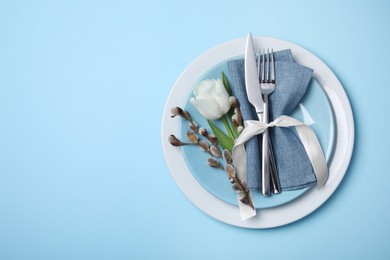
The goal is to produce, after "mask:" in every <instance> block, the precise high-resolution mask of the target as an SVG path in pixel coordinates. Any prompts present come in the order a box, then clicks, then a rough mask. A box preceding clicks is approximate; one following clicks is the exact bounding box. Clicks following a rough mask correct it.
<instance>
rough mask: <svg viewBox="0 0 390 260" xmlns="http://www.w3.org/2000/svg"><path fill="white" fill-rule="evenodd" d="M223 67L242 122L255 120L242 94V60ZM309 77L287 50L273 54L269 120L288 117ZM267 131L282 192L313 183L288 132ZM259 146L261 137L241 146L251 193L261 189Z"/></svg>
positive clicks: (308, 166)
mask: <svg viewBox="0 0 390 260" xmlns="http://www.w3.org/2000/svg"><path fill="white" fill-rule="evenodd" d="M227 65H228V68H229V73H230V83H231V88H232V91H233V94H234V95H235V96H236V98H237V99H238V100H239V102H240V108H241V111H242V115H243V119H244V120H257V119H258V118H257V115H256V112H255V110H254V108H253V106H252V105H251V104H250V103H249V101H248V98H247V95H246V89H245V76H244V60H243V59H237V60H231V61H228V64H227ZM312 74H313V71H312V70H311V69H309V68H307V67H304V66H302V65H299V64H297V63H295V62H294V60H293V57H292V54H291V50H283V51H278V52H275V76H276V88H275V92H273V93H272V94H271V95H270V96H269V109H270V114H269V116H270V121H272V120H274V119H275V118H276V117H278V116H281V115H287V116H288V115H291V113H292V112H293V111H294V109H295V108H296V106H297V105H298V104H299V102H300V101H301V99H302V97H303V96H304V94H305V92H306V90H307V87H308V85H309V83H310V80H311V78H312ZM268 131H269V132H270V138H271V142H272V146H273V149H274V156H275V160H276V167H277V170H278V174H279V180H280V185H281V188H282V190H296V189H301V188H305V187H308V186H310V185H313V184H314V183H316V177H315V175H314V172H313V168H312V166H311V163H310V160H309V158H308V156H307V154H306V151H305V149H304V147H303V145H302V143H301V141H300V140H299V138H298V137H297V136H296V135H295V134H294V132H293V131H292V129H290V128H282V127H273V128H270V129H269V130H268ZM261 145H262V137H261V135H260V136H259V135H258V136H254V137H252V138H251V139H250V140H248V141H247V142H246V143H245V149H246V153H247V183H248V188H249V189H251V190H260V189H261Z"/></svg>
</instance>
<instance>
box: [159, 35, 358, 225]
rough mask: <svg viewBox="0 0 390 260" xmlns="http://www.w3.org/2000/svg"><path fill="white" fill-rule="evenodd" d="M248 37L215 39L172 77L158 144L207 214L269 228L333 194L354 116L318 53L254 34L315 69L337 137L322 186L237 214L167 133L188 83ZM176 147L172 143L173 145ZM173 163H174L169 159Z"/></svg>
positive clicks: (348, 151)
mask: <svg viewBox="0 0 390 260" xmlns="http://www.w3.org/2000/svg"><path fill="white" fill-rule="evenodd" d="M245 41H246V38H240V39H235V40H231V41H227V42H224V43H222V44H219V45H217V46H215V47H213V48H211V49H209V50H208V51H206V52H205V53H203V54H202V55H200V56H199V57H198V58H197V59H195V60H194V61H193V62H192V63H190V64H189V65H188V66H187V68H185V69H184V71H183V72H182V74H181V75H180V76H179V77H178V79H177V80H176V82H175V83H174V85H173V87H172V89H171V91H170V93H169V96H168V98H167V101H166V103H165V107H164V111H163V119H162V127H161V130H162V131H161V134H162V136H161V137H162V138H161V139H162V146H163V152H164V156H165V161H166V163H167V165H168V168H169V171H170V174H171V176H172V177H173V179H174V180H175V182H176V184H177V185H178V187H179V188H180V190H181V191H182V192H183V193H184V195H185V196H186V197H187V199H189V200H190V201H191V202H192V203H193V204H194V205H195V206H196V207H197V208H199V209H200V210H201V211H203V212H204V213H206V214H207V215H209V216H211V217H213V218H215V219H217V220H219V221H221V222H224V223H226V224H230V225H233V226H238V227H243V228H272V227H278V226H283V225H286V224H289V223H292V222H295V221H297V220H299V219H302V218H304V217H306V216H307V215H309V214H310V213H312V212H313V211H315V210H316V209H317V208H319V207H320V206H321V205H322V204H323V203H324V202H325V201H327V199H328V198H329V197H330V196H331V195H332V194H333V192H334V191H335V190H336V188H337V187H338V186H339V184H340V182H341V181H342V179H343V177H344V175H345V174H346V172H347V169H348V166H349V163H350V160H351V157H352V153H353V147H354V135H355V130H354V119H353V113H352V108H351V105H350V102H349V99H348V97H347V94H346V92H345V90H344V88H343V87H342V85H341V83H340V81H339V80H338V78H337V77H336V75H335V74H334V73H333V71H332V70H331V69H330V68H329V67H328V66H327V65H326V64H325V63H324V62H323V61H322V60H321V59H319V58H318V57H317V56H316V55H314V54H313V53H311V52H310V51H308V50H307V49H305V48H303V47H301V46H299V45H297V44H294V43H292V42H289V41H286V40H281V39H277V38H271V37H254V41H255V45H260V44H264V45H266V46H273V48H274V50H278V49H287V48H290V49H291V51H292V53H293V57H294V60H295V61H296V62H297V63H299V64H302V65H304V66H307V67H310V68H312V69H313V70H314V72H313V77H314V78H315V79H316V80H317V81H318V83H319V85H320V86H321V87H322V89H323V90H324V92H325V93H326V95H327V96H328V98H329V101H330V104H331V105H332V109H333V110H334V112H335V113H334V121H335V124H336V127H335V143H334V146H335V147H334V152H333V158H332V159H331V160H330V162H329V179H328V182H327V183H326V184H325V186H324V187H323V188H321V189H320V190H317V189H315V188H311V189H309V190H308V191H307V192H305V193H304V194H303V195H302V196H300V197H298V198H297V199H296V200H294V201H291V202H289V203H286V204H283V205H280V206H277V207H272V208H265V209H260V210H258V214H257V215H256V217H253V218H251V219H248V220H244V221H243V220H241V218H240V216H239V210H238V208H237V206H233V205H231V204H229V203H227V202H225V201H223V200H221V199H219V198H217V197H215V196H214V195H212V194H211V193H209V192H208V191H207V190H206V189H204V188H203V186H202V185H201V184H200V183H198V181H197V180H196V179H195V177H194V176H193V175H192V173H191V172H190V170H189V169H188V167H187V165H186V164H185V162H184V158H183V156H182V155H181V150H180V149H177V147H172V146H171V145H170V144H169V142H168V140H167V138H168V136H169V135H170V134H175V133H178V131H179V121H178V120H174V119H172V118H171V117H170V110H171V108H172V107H174V106H181V105H182V104H183V103H184V100H185V98H182V97H183V95H184V97H185V96H187V95H188V91H190V89H191V87H192V86H193V85H194V84H195V82H196V81H197V80H198V79H199V77H200V76H201V75H202V74H203V73H204V72H206V71H207V70H209V69H210V68H211V67H212V66H213V65H215V64H217V63H219V62H221V61H223V60H225V59H228V58H230V57H234V56H237V55H240V54H243V53H244V49H245ZM175 148H176V149H175ZM173 161H174V162H175V163H172V162H173Z"/></svg>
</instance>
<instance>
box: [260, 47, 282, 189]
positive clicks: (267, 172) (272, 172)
mask: <svg viewBox="0 0 390 260" xmlns="http://www.w3.org/2000/svg"><path fill="white" fill-rule="evenodd" d="M258 63H259V64H258V69H259V70H260V72H259V75H260V90H261V93H262V94H263V101H264V114H263V122H264V123H269V103H268V95H270V94H271V93H272V92H274V91H275V62H274V52H273V49H271V53H270V51H269V49H267V53H266V52H265V49H260V51H259V60H258ZM262 154H263V156H262V171H261V173H262V184H261V185H262V187H261V188H262V193H263V195H265V196H268V195H270V193H271V191H270V188H271V184H270V183H271V182H272V189H273V193H275V194H276V193H279V192H280V183H279V178H278V174H277V170H276V165H275V160H274V154H273V149H272V145H271V141H270V139H269V133H268V131H265V132H264V133H263V147H262ZM270 179H271V180H270Z"/></svg>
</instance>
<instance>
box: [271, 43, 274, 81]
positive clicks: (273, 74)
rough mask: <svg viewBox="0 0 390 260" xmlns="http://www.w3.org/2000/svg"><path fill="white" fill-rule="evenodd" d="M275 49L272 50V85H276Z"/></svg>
mask: <svg viewBox="0 0 390 260" xmlns="http://www.w3.org/2000/svg"><path fill="white" fill-rule="evenodd" d="M274 58H275V56H274V49H271V64H270V68H271V83H275V61H274Z"/></svg>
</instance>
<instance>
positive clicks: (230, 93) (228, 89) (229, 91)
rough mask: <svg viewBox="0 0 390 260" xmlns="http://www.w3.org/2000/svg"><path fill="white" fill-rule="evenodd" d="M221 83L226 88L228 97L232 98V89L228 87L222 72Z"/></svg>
mask: <svg viewBox="0 0 390 260" xmlns="http://www.w3.org/2000/svg"><path fill="white" fill-rule="evenodd" d="M222 82H223V85H224V86H225V88H226V91H227V92H228V93H229V96H233V92H232V88H231V87H230V84H229V82H228V80H227V78H226V76H225V73H224V72H223V71H222Z"/></svg>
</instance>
